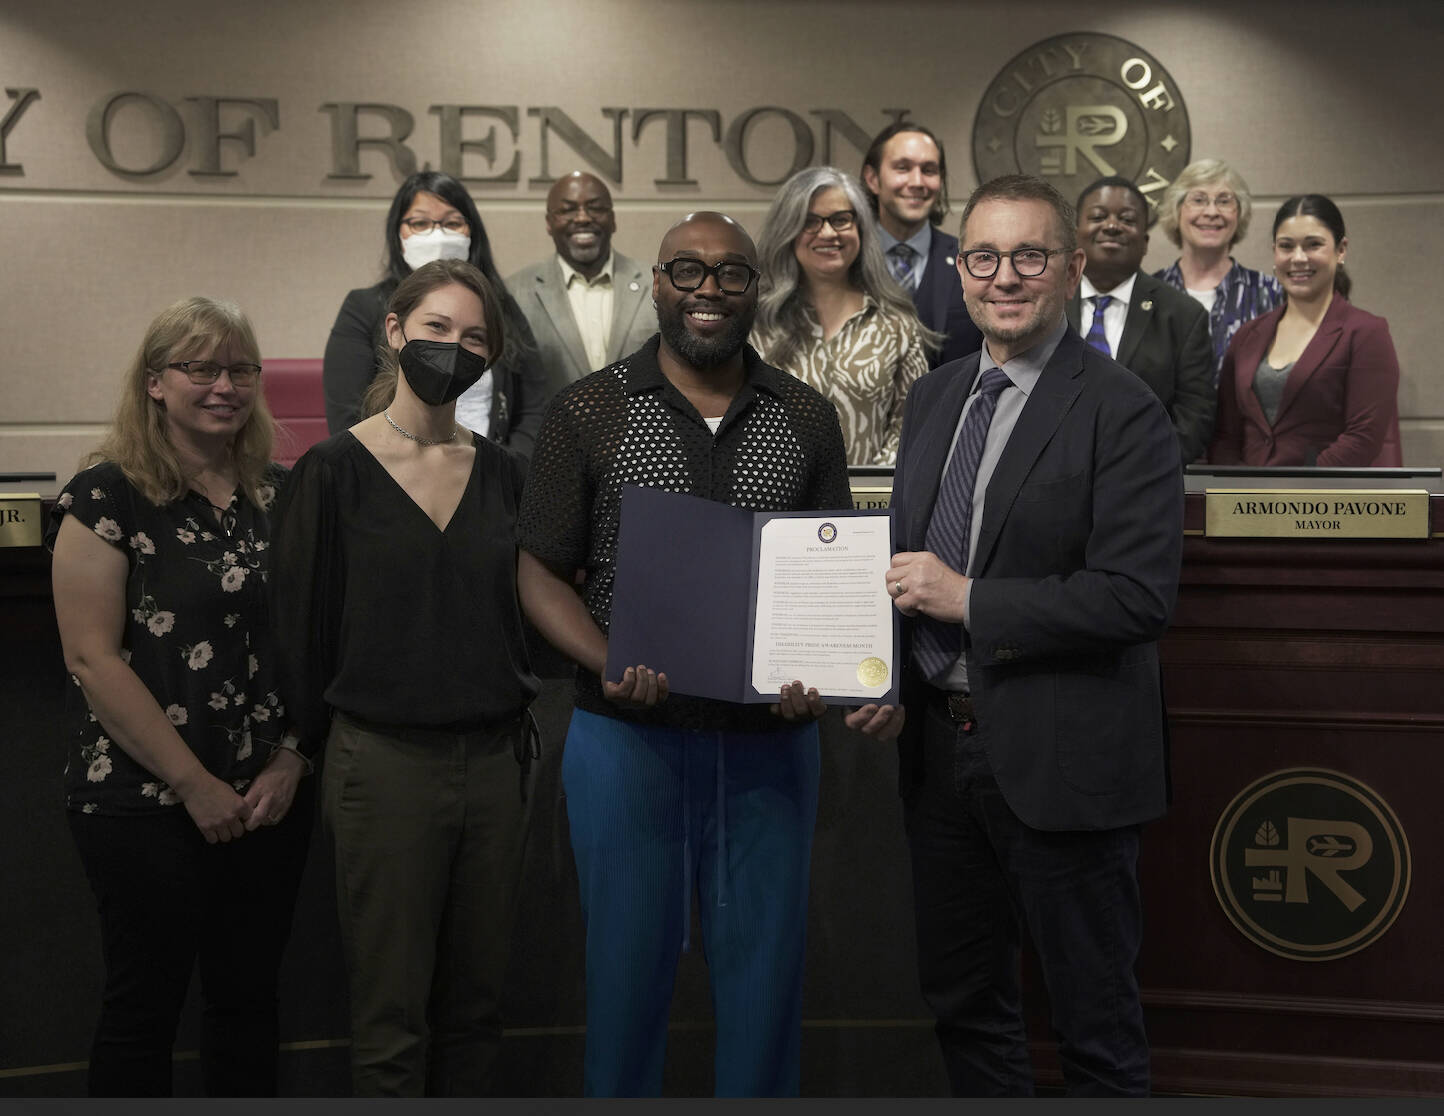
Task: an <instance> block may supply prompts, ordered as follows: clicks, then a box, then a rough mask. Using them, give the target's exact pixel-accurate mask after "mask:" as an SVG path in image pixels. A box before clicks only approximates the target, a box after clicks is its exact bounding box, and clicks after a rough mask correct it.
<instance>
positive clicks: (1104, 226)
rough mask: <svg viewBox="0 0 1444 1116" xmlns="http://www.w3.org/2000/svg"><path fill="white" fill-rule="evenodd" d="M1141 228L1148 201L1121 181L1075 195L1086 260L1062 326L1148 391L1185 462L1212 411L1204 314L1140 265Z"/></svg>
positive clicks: (1207, 434) (1204, 437)
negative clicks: (1169, 423) (1165, 413)
mask: <svg viewBox="0 0 1444 1116" xmlns="http://www.w3.org/2000/svg"><path fill="white" fill-rule="evenodd" d="M1147 229H1148V203H1147V201H1146V200H1145V199H1144V197H1143V194H1142V193H1140V192H1139V190H1138V187H1137V186H1135V185H1134V184H1133V183H1132V182H1130V181H1128V179H1126V178H1120V177H1118V176H1116V175H1112V176H1109V177H1108V178H1100V179H1098V181H1096V182H1094V183H1092V184H1091V185H1089V186H1088V187H1087V188H1085V189H1084V191H1083V192H1082V193H1081V194H1079V195H1078V242H1079V244H1080V245H1081V246H1082V248H1083V254H1084V256H1085V257H1086V262H1085V263H1084V265H1083V280H1082V282H1081V283H1080V284H1079V290H1078V293H1077V294H1076V295H1074V296H1073V297H1072V298H1070V299H1069V300H1068V324H1069V325H1071V326H1072V327H1073V328H1074V329H1076V330H1078V331H1079V332H1080V333H1082V334H1084V335H1085V337H1086V338H1087V341H1088V343H1089V344H1090V345H1092V346H1093V347H1094V348H1096V349H1097V350H1098V351H1099V352H1101V353H1104V354H1106V355H1107V356H1111V357H1112V358H1113V359H1114V360H1116V361H1117V362H1118V363H1119V364H1121V365H1123V367H1125V368H1127V369H1128V370H1129V371H1130V372H1132V373H1133V374H1134V375H1135V376H1137V377H1138V378H1139V379H1140V380H1142V381H1143V382H1144V383H1145V384H1147V385H1148V386H1149V387H1150V388H1152V389H1153V394H1154V395H1156V396H1158V398H1159V399H1160V400H1162V401H1163V405H1164V406H1165V407H1167V408H1168V414H1169V417H1170V418H1172V419H1173V427H1174V429H1175V430H1177V431H1178V448H1179V452H1180V454H1181V455H1182V458H1183V463H1184V464H1185V465H1186V464H1188V463H1189V462H1190V461H1197V460H1198V459H1199V458H1200V457H1201V456H1202V455H1203V451H1204V450H1206V449H1207V448H1208V443H1209V441H1210V440H1211V439H1212V438H1213V420H1214V413H1215V411H1216V410H1217V408H1218V393H1217V392H1216V391H1215V390H1214V386H1213V345H1212V344H1211V342H1210V340H1209V332H1208V311H1207V310H1205V309H1204V308H1203V307H1202V306H1201V305H1200V304H1199V303H1198V302H1197V301H1195V300H1194V299H1192V298H1190V297H1189V296H1188V295H1186V294H1184V293H1183V292H1182V291H1180V290H1176V289H1174V288H1173V287H1170V286H1169V285H1168V284H1167V283H1162V282H1160V281H1159V280H1157V279H1155V278H1153V276H1151V275H1149V274H1148V273H1147V272H1145V271H1140V270H1139V264H1141V263H1142V262H1143V254H1144V252H1145V251H1147V249H1148V231H1147ZM1100 303H1101V304H1102V310H1101V313H1100V310H1099V306H1100Z"/></svg>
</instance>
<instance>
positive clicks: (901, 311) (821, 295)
mask: <svg viewBox="0 0 1444 1116" xmlns="http://www.w3.org/2000/svg"><path fill="white" fill-rule="evenodd" d="M757 253H758V258H759V260H760V261H761V264H762V279H761V280H760V282H759V286H758V294H759V298H758V304H757V321H756V324H755V325H754V326H753V330H752V344H753V347H754V348H756V349H757V351H758V352H759V353H760V354H761V355H762V359H763V360H765V361H767V362H768V363H769V364H772V365H776V366H777V367H778V368H781V369H783V370H784V371H787V372H791V373H792V374H793V375H794V376H796V377H797V378H798V379H800V380H802V381H803V382H804V383H806V384H808V385H809V386H810V387H813V388H815V389H817V390H818V391H820V392H821V393H822V394H823V395H824V396H826V397H827V398H828V399H830V400H831V401H832V403H833V404H834V405H835V406H836V407H837V413H838V417H839V418H840V419H841V421H842V434H843V440H844V442H845V443H846V445H847V461H848V464H850V465H891V464H892V463H893V461H894V460H896V458H897V446H898V437H899V435H900V434H901V433H902V418H903V403H904V401H905V400H906V399H907V393H908V388H909V387H911V386H912V384H913V382H914V381H915V380H917V379H918V377H920V376H922V375H923V374H924V373H925V372H927V370H928V353H927V350H926V349H925V347H924V346H925V345H932V346H934V347H936V345H937V344H938V343H939V342H940V341H941V338H940V337H938V336H937V335H935V334H932V333H930V332H928V331H927V330H925V329H924V328H923V326H922V324H921V323H920V322H919V321H918V317H917V312H916V310H915V309H914V308H913V303H912V299H911V298H909V297H908V296H907V294H906V293H904V291H903V289H902V288H901V287H899V286H898V284H897V281H896V280H894V279H893V277H892V275H891V274H890V273H889V271H888V269H887V264H886V262H885V261H884V259H883V255H882V247H881V244H880V242H879V239H878V234H877V218H876V216H875V215H874V214H873V210H872V206H871V205H870V204H869V203H868V199H867V193H866V191H865V190H864V189H863V186H862V183H861V182H859V181H858V180H857V179H855V178H853V177H852V175H850V174H847V173H845V172H843V171H840V170H838V169H837V168H836V167H808V168H806V169H805V170H801V171H798V172H797V173H796V174H794V175H793V176H792V177H791V178H789V179H788V180H787V181H786V182H784V183H783V184H782V187H781V189H779V190H778V191H777V196H776V197H775V198H774V199H773V202H772V208H771V210H769V211H768V214H767V220H766V223H765V224H764V225H763V228H762V236H761V238H760V240H759V241H758V246H757Z"/></svg>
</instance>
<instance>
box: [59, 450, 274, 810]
mask: <svg viewBox="0 0 1444 1116" xmlns="http://www.w3.org/2000/svg"><path fill="white" fill-rule="evenodd" d="M285 477H286V470H285V469H283V468H282V467H281V466H278V465H277V466H272V467H271V470H270V472H268V474H267V476H266V486H265V488H264V489H263V490H262V496H263V503H264V504H265V508H257V507H255V506H254V505H253V504H252V503H251V502H250V501H249V500H248V499H247V498H246V496H245V494H244V493H243V492H242V491H241V490H239V489H237V491H236V494H235V495H234V496H233V497H232V498H231V502H230V504H229V506H228V507H226V508H225V509H224V511H223V512H222V513H221V515H220V517H219V522H218V521H217V517H216V514H215V512H214V511H213V510H212V507H211V505H210V503H209V502H208V501H207V500H206V498H205V497H204V496H202V495H200V494H199V493H197V492H194V491H193V492H190V493H188V494H187V495H186V496H185V497H184V498H183V499H180V500H177V501H175V502H174V503H170V504H165V505H161V506H157V505H155V504H152V503H151V502H150V501H149V500H147V499H146V498H145V497H144V496H142V495H141V494H140V492H139V491H137V490H136V489H135V488H134V487H133V486H132V485H131V483H130V482H129V481H128V480H126V478H125V475H124V473H122V472H121V469H120V467H119V466H117V465H114V464H112V463H109V462H102V463H101V464H99V465H94V466H92V467H91V468H89V469H86V470H84V471H82V472H80V473H78V474H77V475H76V476H75V477H74V479H72V480H71V482H70V483H69V484H68V485H66V486H65V490H64V491H63V492H62V493H61V495H60V498H59V499H58V500H57V501H56V503H55V508H54V509H53V511H52V512H51V516H50V523H49V525H48V526H47V529H46V539H45V542H46V545H47V546H48V547H51V548H53V547H54V545H55V536H56V535H57V533H58V532H59V530H60V524H61V523H62V521H63V520H64V519H65V517H66V516H67V515H70V516H73V517H74V518H75V519H76V520H77V521H78V522H80V523H83V524H84V525H85V526H86V527H88V528H90V530H92V531H94V532H95V533H96V534H97V535H99V536H100V537H101V538H102V539H104V540H105V541H106V542H108V543H110V544H111V545H112V546H114V547H115V548H116V549H117V550H119V551H121V552H122V553H123V554H124V555H125V556H126V561H127V563H128V565H129V572H128V574H127V575H126V583H125V606H126V618H125V630H124V634H123V635H122V638H121V657H122V658H124V659H125V660H126V661H127V662H128V663H129V664H130V668H131V669H132V670H133V671H135V673H136V675H137V677H139V678H140V680H141V681H142V682H143V683H144V684H145V686H146V688H147V689H148V690H150V692H151V694H153V695H154V697H155V699H156V702H157V703H158V704H159V705H160V707H161V708H162V709H163V710H165V714H166V716H167V717H169V718H170V722H171V724H173V725H174V726H175V728H176V732H178V733H179V734H180V736H181V739H183V740H184V741H185V742H186V744H187V745H188V746H189V747H190V749H191V751H193V752H194V753H195V754H196V755H197V756H198V757H199V758H200V760H201V762H202V763H203V764H204V765H205V768H206V770H207V771H209V772H210V773H211V774H213V775H215V776H216V777H217V778H219V779H222V780H224V781H225V782H227V783H229V784H230V785H231V786H232V787H234V788H235V789H236V791H238V792H240V791H244V790H245V788H246V787H247V786H248V785H249V784H250V782H251V780H252V779H253V778H255V776H256V774H257V773H258V772H259V771H260V770H261V768H262V767H263V766H264V765H265V763H266V760H267V759H268V758H269V757H270V754H271V750H272V749H273V748H274V747H275V746H276V745H277V744H278V743H279V742H280V740H281V736H282V732H283V728H284V723H283V722H284V715H285V710H284V708H283V707H282V705H281V700H280V696H279V692H278V690H277V688H276V685H275V681H274V678H273V668H272V661H271V655H270V647H269V635H268V631H267V612H266V591H265V582H266V570H267V566H268V560H269V557H270V556H269V554H268V553H267V550H268V548H269V547H270V537H271V532H270V522H269V518H268V516H267V511H266V509H268V508H269V507H270V506H271V503H272V502H273V501H274V498H275V492H276V489H277V488H278V487H279V486H280V485H282V484H283V483H284V481H285ZM71 682H72V683H73V686H72V687H71V688H70V690H69V693H68V695H67V699H66V705H67V710H66V712H67V716H68V717H69V719H70V721H71V729H70V733H69V743H68V745H67V755H66V767H65V796H66V805H67V806H68V807H69V808H70V809H72V810H79V811H82V812H84V813H87V814H90V813H101V814H140V813H149V812H151V811H155V810H160V809H165V808H167V807H174V806H177V805H178V804H179V802H180V798H179V796H178V795H177V794H176V793H175V791H173V790H172V789H171V788H170V787H169V786H167V785H166V784H165V783H164V782H162V781H161V780H160V779H159V778H157V777H156V776H155V775H153V774H152V773H151V772H149V771H147V770H146V769H145V768H144V767H142V766H141V765H140V764H138V763H136V762H135V760H133V759H131V758H130V756H128V755H127V754H126V753H125V752H124V750H122V749H121V748H120V746H119V745H117V744H116V743H115V742H114V741H112V740H111V739H110V736H109V734H108V732H107V731H106V729H105V726H104V725H102V724H100V722H98V721H97V720H96V719H95V715H94V714H93V713H92V712H91V711H90V708H89V706H88V704H87V703H86V701H85V697H84V695H83V694H82V693H81V690H80V684H79V683H78V682H77V681H76V680H75V679H74V677H72V678H71Z"/></svg>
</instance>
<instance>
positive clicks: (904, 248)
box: [887, 241, 917, 294]
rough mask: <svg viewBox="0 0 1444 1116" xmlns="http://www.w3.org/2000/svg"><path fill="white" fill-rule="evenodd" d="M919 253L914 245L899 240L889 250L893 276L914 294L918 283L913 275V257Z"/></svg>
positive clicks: (901, 285)
mask: <svg viewBox="0 0 1444 1116" xmlns="http://www.w3.org/2000/svg"><path fill="white" fill-rule="evenodd" d="M915 255H917V253H916V252H914V251H913V249H912V246H911V245H909V244H904V243H902V242H901V241H899V242H898V243H897V244H894V245H893V246H892V247H891V248H889V249H888V250H887V265H888V267H889V268H890V269H891V271H892V277H893V278H894V279H896V280H897V281H898V285H899V286H900V287H902V289H903V290H905V291H907V292H908V293H909V294H912V290H913V287H914V286H915V285H916V284H915V282H914V280H915V278H916V276H914V275H913V257H914V256H915Z"/></svg>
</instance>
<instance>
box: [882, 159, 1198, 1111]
mask: <svg viewBox="0 0 1444 1116" xmlns="http://www.w3.org/2000/svg"><path fill="white" fill-rule="evenodd" d="M958 262H959V264H960V271H961V273H962V274H961V278H962V283H963V294H964V298H965V300H966V304H967V308H968V313H969V315H970V316H971V318H972V320H973V321H974V322H976V323H977V324H978V327H979V329H981V330H982V333H983V336H984V339H985V343H984V346H983V349H982V350H981V351H980V352H977V353H973V354H972V355H971V356H967V357H963V358H962V359H960V360H956V361H953V362H952V363H949V364H945V365H943V366H942V367H940V368H938V369H937V370H935V371H933V372H931V373H929V374H928V375H926V376H924V377H923V378H922V379H920V380H919V381H918V382H917V383H916V384H914V385H913V388H912V390H911V391H910V392H909V393H908V400H907V410H906V415H905V417H904V420H903V429H902V442H901V445H900V447H899V451H898V459H897V467H896V470H895V473H894V477H893V490H892V508H893V514H894V517H895V519H894V530H895V532H896V534H897V544H898V548H899V553H897V554H895V555H894V556H893V560H892V565H891V567H890V568H889V570H888V572H887V575H886V579H887V587H888V593H889V594H890V595H891V596H892V598H893V600H894V602H895V604H896V606H897V607H898V609H899V610H900V611H901V612H902V613H903V614H904V616H906V617H908V620H907V621H906V623H905V636H904V654H903V658H904V664H903V669H902V674H901V677H900V681H901V685H902V699H903V706H904V709H905V711H906V718H905V721H904V724H903V729H902V736H901V739H900V746H901V755H900V769H901V774H902V791H903V795H904V806H905V810H906V816H907V831H908V841H909V846H910V849H911V852H912V868H913V888H914V900H915V917H916V924H917V939H918V968H919V977H920V981H921V985H922V990H923V995H924V998H925V999H926V1000H927V1002H928V1004H929V1006H930V1007H931V1008H932V1009H933V1011H934V1013H935V1014H936V1016H937V1020H938V1022H937V1035H938V1040H939V1042H940V1044H941V1046H942V1051H943V1057H944V1061H945V1063H946V1065H947V1070H948V1076H949V1080H950V1082H951V1085H952V1089H953V1092H954V1093H955V1094H957V1095H974V1096H976V1095H1005V1096H1017V1095H1028V1094H1030V1093H1031V1092H1032V1084H1033V1083H1032V1072H1031V1069H1030V1066H1029V1058H1028V1044H1027V1034H1026V1029H1025V1027H1024V1023H1023V1019H1022V1009H1021V994H1020V989H1019V979H1018V972H1019V952H1020V942H1021V937H1022V934H1023V933H1024V932H1026V933H1027V934H1028V935H1029V937H1030V938H1031V940H1032V943H1033V946H1034V948H1035V951H1036V953H1037V955H1038V958H1039V963H1040V965H1041V968H1042V972H1043V975H1044V978H1045V980H1046V982H1047V986H1048V994H1049V999H1050V1002H1051V1007H1052V1012H1053V1029H1054V1031H1055V1032H1056V1033H1057V1034H1058V1036H1059V1039H1060V1042H1059V1059H1060V1061H1061V1063H1062V1067H1063V1074H1064V1079H1065V1081H1066V1083H1067V1086H1068V1090H1069V1092H1070V1093H1073V1094H1080V1095H1089V1094H1092V1095H1120V1094H1121V1095H1138V1094H1145V1093H1147V1091H1148V1088H1149V1054H1148V1041H1147V1038H1146V1036H1145V1034H1144V1028H1143V1011H1142V1007H1141V1004H1140V998H1139V991H1138V982H1137V977H1136V975H1135V972H1134V965H1135V962H1136V959H1137V956H1138V950H1139V945H1140V941H1141V935H1142V910H1141V902H1140V897H1139V890H1138V877H1137V859H1138V845H1139V827H1140V825H1141V824H1142V823H1144V822H1147V821H1149V820H1150V819H1153V818H1156V817H1158V816H1160V815H1161V814H1162V813H1163V812H1164V810H1165V809H1166V805H1167V796H1168V761H1167V722H1166V718H1165V713H1164V708H1163V696H1162V687H1161V682H1160V677H1159V662H1158V646H1157V641H1158V639H1159V637H1160V636H1161V635H1162V634H1163V631H1164V629H1165V627H1166V626H1167V624H1168V620H1169V617H1170V615H1171V613H1172V610H1173V605H1174V601H1175V598H1176V595H1177V589H1178V576H1179V566H1180V562H1181V557H1182V536H1183V481H1182V465H1181V463H1180V461H1179V457H1178V453H1177V437H1176V435H1175V434H1174V432H1173V427H1172V425H1171V424H1170V422H1169V419H1168V414H1167V412H1166V411H1165V410H1164V409H1163V406H1162V405H1161V404H1160V403H1159V401H1158V399H1157V398H1156V397H1155V396H1154V395H1153V393H1152V392H1150V391H1149V390H1148V388H1147V387H1145V386H1144V384H1143V383H1142V382H1141V381H1140V380H1139V379H1138V378H1137V377H1136V376H1134V375H1133V374H1132V373H1130V372H1129V371H1128V370H1127V369H1125V368H1124V367H1123V366H1122V365H1120V364H1118V363H1116V362H1115V361H1113V360H1111V359H1109V358H1108V357H1105V356H1103V355H1102V354H1101V353H1099V352H1096V351H1095V350H1094V349H1092V348H1089V347H1088V346H1086V345H1085V344H1084V343H1083V339H1082V338H1081V337H1079V336H1078V334H1077V333H1076V332H1075V331H1073V330H1072V329H1069V328H1068V324H1067V321H1066V320H1065V318H1064V313H1063V308H1064V304H1065V303H1066V301H1067V300H1068V298H1069V297H1070V296H1071V295H1072V293H1073V290H1074V288H1075V287H1076V285H1077V283H1078V280H1079V277H1080V274H1081V272H1082V268H1083V253H1082V252H1081V251H1080V250H1079V249H1078V247H1077V237H1076V230H1075V223H1074V215H1073V207H1072V205H1070V204H1069V203H1068V201H1067V200H1066V199H1064V198H1063V197H1061V196H1060V195H1059V194H1058V192H1057V190H1056V189H1054V188H1053V186H1051V185H1050V184H1049V183H1047V182H1044V181H1043V180H1041V179H1037V178H1030V177H1027V176H1023V175H1012V176H1008V177H1005V178H1000V179H995V180H993V181H992V182H988V183H985V184H984V185H983V186H980V187H979V188H978V189H977V190H976V191H975V192H974V194H973V196H972V198H971V199H969V201H968V206H967V209H966V210H965V211H964V213H963V239H962V245H961V251H960V253H959V261H958ZM864 731H868V729H866V728H865V729H864Z"/></svg>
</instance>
